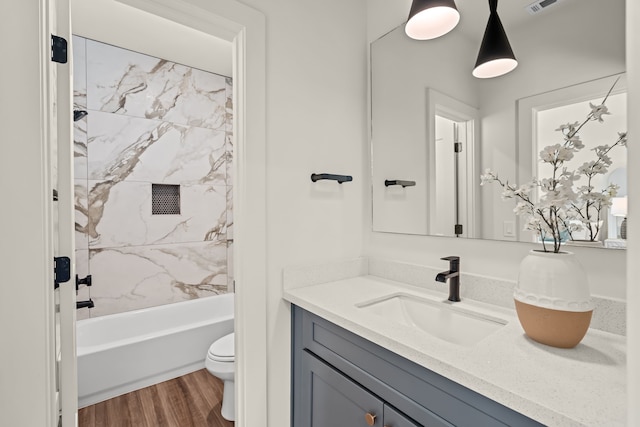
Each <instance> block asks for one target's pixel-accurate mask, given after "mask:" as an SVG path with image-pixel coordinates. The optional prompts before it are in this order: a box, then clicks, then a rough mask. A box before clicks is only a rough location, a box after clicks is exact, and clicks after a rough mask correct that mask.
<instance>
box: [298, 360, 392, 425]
mask: <svg viewBox="0 0 640 427" xmlns="http://www.w3.org/2000/svg"><path fill="white" fill-rule="evenodd" d="M301 356H302V377H303V378H302V390H301V394H302V399H301V400H300V404H301V406H302V408H300V409H301V411H300V416H299V417H296V418H297V420H296V427H342V426H348V427H360V426H362V427H370V426H374V427H382V426H383V424H382V421H383V420H382V417H383V410H384V406H383V402H382V401H381V400H380V399H378V398H377V397H375V396H374V395H372V394H371V393H369V392H368V391H367V390H365V389H363V388H362V387H360V386H359V385H357V384H356V383H354V382H353V381H351V380H350V379H348V378H347V377H345V376H344V375H343V374H341V373H340V372H338V371H337V370H335V369H334V368H332V367H331V366H329V365H327V364H326V363H324V362H322V361H321V360H320V359H318V358H316V357H314V356H313V355H311V354H310V353H307V352H306V351H303V352H301Z"/></svg>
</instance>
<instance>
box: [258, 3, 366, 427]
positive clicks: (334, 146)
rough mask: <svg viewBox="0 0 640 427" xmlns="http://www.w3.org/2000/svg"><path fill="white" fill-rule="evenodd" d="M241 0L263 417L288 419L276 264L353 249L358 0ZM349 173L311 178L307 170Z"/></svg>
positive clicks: (358, 206) (286, 347) (285, 326)
mask: <svg viewBox="0 0 640 427" xmlns="http://www.w3.org/2000/svg"><path fill="white" fill-rule="evenodd" d="M245 3H247V4H248V5H250V6H252V7H254V8H255V9H257V10H259V11H262V12H263V13H264V14H265V16H266V20H267V188H268V190H267V203H268V205H267V222H268V229H267V254H268V255H267V256H268V292H267V294H268V300H267V302H266V303H267V310H268V324H267V333H268V337H267V341H268V343H269V344H268V346H269V347H268V402H269V414H268V417H269V418H268V425H269V426H273V427H277V426H286V425H289V416H290V412H289V408H290V404H289V400H290V375H289V374H290V369H291V368H290V340H291V337H290V310H289V306H288V304H287V303H285V302H284V301H283V300H282V269H283V267H285V266H288V265H293V264H298V263H308V262H315V261H319V262H322V261H325V260H332V259H338V258H344V257H355V256H359V255H360V254H361V253H362V240H363V236H362V232H363V230H362V216H363V215H364V212H363V205H364V201H363V193H364V191H365V188H367V189H368V172H367V171H365V169H364V166H363V164H364V159H365V156H366V154H365V147H366V146H367V144H366V139H367V138H366V135H367V134H366V116H365V111H366V105H367V104H366V96H367V86H366V85H367V81H366V73H367V62H366V28H365V19H364V16H363V14H364V11H365V8H366V5H365V1H363V0H358V1H348V2H345V1H343V0H326V1H321V2H309V1H304V2H301V1H295V0H287V1H282V0H280V1H264V0H246V1H245ZM313 172H316V173H319V172H328V173H339V174H348V175H352V176H353V182H350V183H344V184H337V183H336V182H325V181H320V182H317V183H315V184H314V183H312V182H311V180H310V175H311V173H313Z"/></svg>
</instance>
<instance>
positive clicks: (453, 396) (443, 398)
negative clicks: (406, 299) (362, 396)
mask: <svg viewBox="0 0 640 427" xmlns="http://www.w3.org/2000/svg"><path fill="white" fill-rule="evenodd" d="M293 316H294V351H296V347H297V348H298V349H307V350H308V351H310V352H312V353H314V354H315V355H316V356H318V357H319V358H320V359H322V360H324V361H326V362H327V363H328V364H329V365H332V366H333V367H335V368H336V369H337V370H339V371H341V372H342V373H344V374H345V375H346V376H348V377H350V378H351V379H353V380H354V381H355V382H357V383H358V384H360V385H362V386H363V387H364V388H366V389H368V390H369V391H371V392H372V393H374V394H375V395H377V396H378V397H380V398H381V399H382V400H384V401H385V402H388V403H389V404H391V405H392V406H393V407H394V408H397V409H398V410H400V411H401V412H403V413H404V414H406V415H407V416H409V417H410V418H411V419H413V420H415V421H416V422H418V423H420V424H421V425H425V426H430V425H453V426H474V427H483V426H491V427H493V426H516V425H517V426H519V427H520V426H522V427H525V426H541V425H542V424H539V423H537V422H536V421H534V420H532V419H530V418H528V417H526V416H524V415H522V414H520V413H518V412H515V411H513V410H511V409H509V408H507V407H505V406H503V405H500V404H499V403H497V402H494V401H493V400H491V399H489V398H487V397H485V396H482V395H480V394H478V393H476V392H474V391H472V390H469V389H468V388H466V387H463V386H461V385H460V384H457V383H455V382H453V381H451V380H449V379H447V378H445V377H443V376H441V375H438V374H436V373H435V372H432V371H430V370H428V369H426V368H424V367H422V366H420V365H417V364H415V363H413V362H411V361H409V360H407V359H405V358H403V357H401V356H399V355H397V354H395V353H393V352H391V351H389V350H387V349H385V348H382V347H380V346H378V345H376V344H373V343H372V342H370V341H367V340H366V339H364V338H362V337H360V336H358V335H355V334H353V333H351V332H349V331H347V330H345V329H343V328H341V327H338V326H336V325H334V324H333V323H331V322H329V321H327V320H325V319H323V318H321V317H319V316H316V315H314V314H312V313H309V312H307V311H305V310H303V309H301V308H299V307H295V306H294V309H293ZM445 420H446V421H445ZM440 423H443V424H440Z"/></svg>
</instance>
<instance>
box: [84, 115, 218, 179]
mask: <svg viewBox="0 0 640 427" xmlns="http://www.w3.org/2000/svg"><path fill="white" fill-rule="evenodd" d="M87 119H88V126H89V141H90V142H89V144H88V152H89V162H88V176H89V179H91V180H111V181H124V180H129V181H152V182H156V183H172V184H179V183H201V184H202V183H207V184H216V185H224V184H225V180H226V177H225V175H226V164H225V162H226V160H227V159H226V141H225V133H224V132H220V131H216V130H212V129H207V128H198V127H194V126H182V125H178V124H173V123H169V122H164V121H160V120H149V119H141V118H138V117H129V116H123V115H119V114H111V113H101V112H92V113H91V115H90V116H89V117H87Z"/></svg>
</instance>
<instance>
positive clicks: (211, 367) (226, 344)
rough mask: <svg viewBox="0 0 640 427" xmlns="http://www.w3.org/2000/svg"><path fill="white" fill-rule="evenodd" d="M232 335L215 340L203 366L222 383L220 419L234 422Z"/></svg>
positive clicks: (233, 353) (233, 351)
mask: <svg viewBox="0 0 640 427" xmlns="http://www.w3.org/2000/svg"><path fill="white" fill-rule="evenodd" d="M234 344H235V342H234V334H233V332H232V333H230V334H229V335H225V336H224V337H222V338H220V339H218V340H216V341H215V342H214V343H213V344H211V347H209V352H208V353H207V359H206V360H205V362H204V366H205V367H206V368H207V371H209V373H210V374H211V375H213V376H214V377H217V378H220V379H221V380H222V381H224V392H223V395H222V410H221V411H220V412H221V414H222V417H223V418H224V419H225V420H228V421H235V410H236V409H235V408H236V405H235V382H234V379H235V366H234V363H233V362H234V358H235V350H234Z"/></svg>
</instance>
